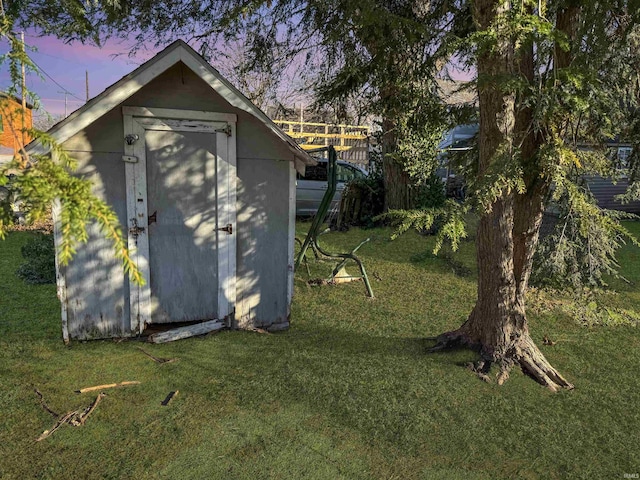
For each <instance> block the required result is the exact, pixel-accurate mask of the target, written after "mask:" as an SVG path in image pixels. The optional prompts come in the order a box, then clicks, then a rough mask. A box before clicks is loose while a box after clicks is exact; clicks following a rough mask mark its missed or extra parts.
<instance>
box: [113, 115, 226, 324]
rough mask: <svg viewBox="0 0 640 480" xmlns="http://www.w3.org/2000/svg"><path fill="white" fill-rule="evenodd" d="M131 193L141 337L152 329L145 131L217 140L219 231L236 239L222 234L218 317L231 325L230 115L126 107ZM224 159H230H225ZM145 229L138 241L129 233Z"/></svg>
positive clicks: (134, 297) (133, 301) (134, 314)
mask: <svg viewBox="0 0 640 480" xmlns="http://www.w3.org/2000/svg"><path fill="white" fill-rule="evenodd" d="M122 115H123V120H124V137H125V138H124V153H125V154H124V156H123V161H124V162H125V179H126V185H127V188H126V191H127V218H128V224H127V225H126V229H127V238H128V248H129V252H130V254H131V256H132V259H133V261H134V262H135V264H136V265H137V267H138V269H139V270H140V272H141V273H142V276H143V277H144V279H145V281H146V283H145V284H144V285H137V284H136V283H134V282H132V281H131V280H129V302H130V308H131V310H130V311H131V315H130V318H131V333H132V334H133V335H136V334H140V333H142V331H143V330H144V328H145V325H147V324H149V323H151V286H150V284H149V279H150V275H149V273H150V271H149V236H148V228H147V227H148V211H147V204H148V199H147V168H146V144H145V132H146V130H168V131H189V132H202V133H211V134H213V133H215V135H216V189H215V192H212V198H211V200H212V201H215V202H216V204H217V207H216V211H217V222H218V225H217V227H219V228H220V227H224V226H226V225H228V224H231V225H232V229H233V230H232V232H233V233H232V234H231V235H229V234H227V233H224V232H220V231H218V239H217V240H218V241H217V252H218V262H217V264H218V282H217V283H218V291H217V292H216V294H217V297H218V317H219V319H227V320H228V319H229V317H230V316H232V314H233V312H234V311H235V303H236V243H237V242H236V235H237V233H236V231H235V230H236V175H237V173H236V121H237V116H236V115H235V114H231V113H216V112H205V111H194V110H176V109H167V108H145V107H127V106H124V107H122ZM225 157H226V158H225ZM135 226H138V227H141V228H143V229H144V230H140V231H139V232H138V233H137V235H134V234H133V233H132V230H130V229H131V228H132V227H135Z"/></svg>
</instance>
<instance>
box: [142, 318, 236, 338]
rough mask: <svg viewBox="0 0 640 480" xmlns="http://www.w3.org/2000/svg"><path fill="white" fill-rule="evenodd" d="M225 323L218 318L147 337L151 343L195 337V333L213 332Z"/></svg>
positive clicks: (221, 327)
mask: <svg viewBox="0 0 640 480" xmlns="http://www.w3.org/2000/svg"><path fill="white" fill-rule="evenodd" d="M225 326H226V325H225V323H224V322H222V321H220V320H211V321H209V322H203V323H196V324H195V325H188V326H186V327H180V328H174V329H173V330H168V331H166V332H160V333H154V334H153V335H150V336H149V338H148V339H147V340H148V341H149V342H151V343H167V342H173V341H175V340H181V339H183V338H189V337H195V336H196V335H204V334H205V333H210V332H215V331H216V330H221V329H223V328H224V327H225Z"/></svg>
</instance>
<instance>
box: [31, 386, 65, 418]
mask: <svg viewBox="0 0 640 480" xmlns="http://www.w3.org/2000/svg"><path fill="white" fill-rule="evenodd" d="M33 390H34V391H35V392H36V395H37V396H38V398H39V399H40V406H41V407H42V408H44V410H45V411H46V412H47V413H50V414H51V415H53V416H54V417H55V418H58V417H59V416H60V415H59V414H57V413H56V412H54V411H53V410H51V409H50V408H49V406H48V405H47V404H46V402H45V401H44V396H43V395H42V393H40V390H38V389H37V388H34V389H33Z"/></svg>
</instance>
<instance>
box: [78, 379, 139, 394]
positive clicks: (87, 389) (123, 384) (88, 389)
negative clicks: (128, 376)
mask: <svg viewBox="0 0 640 480" xmlns="http://www.w3.org/2000/svg"><path fill="white" fill-rule="evenodd" d="M128 385H140V382H138V381H137V380H135V381H131V382H120V383H107V384H106V385H96V386H95V387H85V388H81V389H80V390H76V393H87V392H95V391H96V390H106V389H107V388H116V387H126V386H128Z"/></svg>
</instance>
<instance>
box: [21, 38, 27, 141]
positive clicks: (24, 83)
mask: <svg viewBox="0 0 640 480" xmlns="http://www.w3.org/2000/svg"><path fill="white" fill-rule="evenodd" d="M20 40H21V41H22V55H26V48H25V46H24V32H20ZM20 63H21V64H22V147H24V146H25V145H26V144H27V138H26V133H27V132H25V130H26V128H27V126H26V123H25V116H26V114H27V73H26V71H25V67H24V59H23V60H22V62H20Z"/></svg>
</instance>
